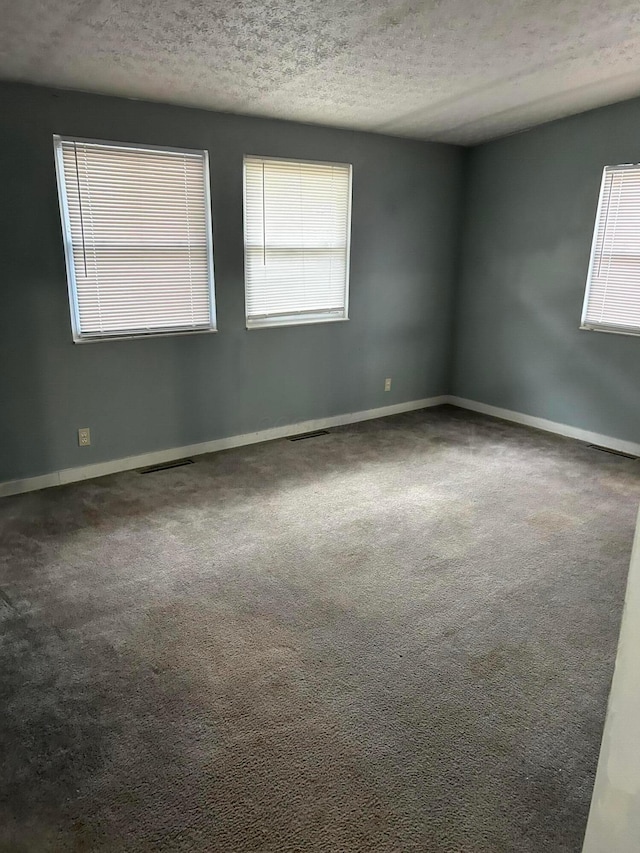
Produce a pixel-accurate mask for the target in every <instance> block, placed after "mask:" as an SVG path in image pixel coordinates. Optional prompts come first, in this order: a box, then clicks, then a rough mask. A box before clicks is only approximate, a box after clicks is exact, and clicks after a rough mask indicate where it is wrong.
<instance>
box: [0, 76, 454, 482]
mask: <svg viewBox="0 0 640 853" xmlns="http://www.w3.org/2000/svg"><path fill="white" fill-rule="evenodd" d="M54 133H61V134H70V135H76V136H86V137H95V138H103V139H111V140H117V141H137V142H143V143H150V144H158V145H174V146H184V147H192V148H207V149H209V151H210V156H211V184H212V204H213V232H214V233H213V237H214V250H215V274H216V300H217V309H218V326H219V330H220V331H219V332H218V333H217V334H214V335H194V336H176V337H166V338H156V339H146V340H133V341H113V342H101V343H94V344H81V345H77V344H76V345H74V344H73V343H72V341H71V328H70V321H69V310H68V302H67V291H66V279H65V271H64V256H63V249H62V241H61V233H60V222H59V214H58V206H57V196H56V183H55V174H54V162H53V149H52V135H53V134H54ZM245 153H253V154H264V155H271V156H278V157H291V158H303V159H304V158H306V159H320V160H336V161H340V162H350V163H352V164H353V170H354V171H353V175H354V177H353V228H352V253H351V295H350V316H351V320H350V321H349V322H348V323H335V324H325V325H316V326H299V327H290V328H284V329H261V330H253V331H250V332H249V331H246V329H245V328H244V292H243V252H242V245H243V237H242V157H243V154H245ZM463 156H464V152H463V151H462V150H461V149H458V148H455V147H452V146H445V145H438V144H428V143H420V142H411V141H405V140H398V139H391V138H387V137H383V136H375V135H370V134H363V133H354V132H348V131H339V130H332V129H327V128H320V127H310V126H305V125H298V124H290V123H284V122H277V121H269V120H263V119H251V118H242V117H237V116H229V115H220V114H214V113H209V112H206V111H200V110H190V109H183V108H178V107H169V106H165V105H159V104H150V103H144V102H140V101H129V100H121V99H115V98H106V97H99V96H92V95H83V94H79V93H71V92H59V91H52V90H46V89H39V88H35V87H30V86H22V85H15V84H5V85H1V86H0V174H1V185H2V204H1V205H0V346H1V367H0V405H1V413H0V481H3V480H10V479H13V478H20V477H25V476H30V475H36V474H41V473H47V472H50V471H54V470H57V469H60V468H65V467H71V466H76V465H85V464H89V463H92V462H97V461H102V460H107V459H114V458H118V457H123V456H127V455H133V454H138V453H143V452H146V451H153V450H159V449H163V448H170V447H175V446H181V445H185V444H191V443H195V442H200V441H207V440H210V439H214V438H219V437H223V436H229V435H235V434H238V433H245V432H249V431H253V430H260V429H265V428H268V427H272V426H277V425H282V424H288V423H295V422H297V421H300V420H305V419H310V418H318V417H324V416H330V415H336V414H341V413H345V412H352V411H359V410H363V409H369V408H375V407H378V406H384V405H390V404H393V403H399V402H402V401H407V400H415V399H420V398H423V397H429V396H431V395H436V394H441V393H445V392H446V391H447V390H448V388H447V385H448V370H449V346H450V336H449V332H450V325H451V305H452V292H453V286H452V285H453V275H454V256H455V251H454V250H455V244H456V240H457V236H458V230H459V221H458V218H459V207H460V188H461V175H462V168H461V164H462V160H463ZM387 376H390V377H392V378H393V390H392V391H391V392H390V393H385V392H384V390H383V389H384V379H385V377H387ZM84 426H88V427H90V428H91V431H92V446H91V447H90V448H82V449H80V448H78V447H77V437H76V430H77V428H78V427H84Z"/></svg>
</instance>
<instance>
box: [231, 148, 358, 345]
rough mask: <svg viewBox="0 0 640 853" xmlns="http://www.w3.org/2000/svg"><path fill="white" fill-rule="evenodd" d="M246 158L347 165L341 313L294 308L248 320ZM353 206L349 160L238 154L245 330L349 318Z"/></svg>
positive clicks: (346, 319) (340, 321)
mask: <svg viewBox="0 0 640 853" xmlns="http://www.w3.org/2000/svg"><path fill="white" fill-rule="evenodd" d="M247 160H263V161H265V162H275V163H292V164H295V163H309V164H311V165H313V166H345V167H347V168H348V169H349V183H348V199H347V240H346V246H345V250H346V256H347V261H346V265H345V267H346V274H345V281H344V316H340V317H336V316H333V317H328V316H326V315H323V313H322V312H320V311H315V312H314V311H310V312H307V316H306V317H305V316H304V312H298V313H297V314H287V315H281V316H280V317H277V316H275V315H272V316H271V317H265V318H263V319H259V320H257V321H256V320H250V319H249V311H248V302H247V260H246V258H247V251H246V246H247V169H246V163H247ZM352 206H353V164H352V163H339V162H336V161H334V160H308V159H305V158H302V157H298V158H293V157H265V156H264V155H262V154H245V155H244V156H243V158H242V238H243V241H242V254H243V259H242V260H243V272H244V318H245V328H246V329H247V330H248V331H253V330H255V329H281V328H285V327H287V326H311V325H317V324H320V323H345V322H348V321H349V319H350V318H349V292H350V289H351V288H350V284H351V210H352Z"/></svg>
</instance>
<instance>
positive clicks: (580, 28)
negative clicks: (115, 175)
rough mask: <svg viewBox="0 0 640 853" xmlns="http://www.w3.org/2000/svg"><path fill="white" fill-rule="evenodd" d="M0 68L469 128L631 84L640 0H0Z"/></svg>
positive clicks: (353, 117) (137, 93)
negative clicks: (128, 0)
mask: <svg viewBox="0 0 640 853" xmlns="http://www.w3.org/2000/svg"><path fill="white" fill-rule="evenodd" d="M0 20H1V25H0V79H5V80H21V81H25V82H31V83H42V84H46V85H52V86H59V87H64V88H70V89H82V90H85V91H91V92H101V93H105V94H115V95H123V96H128V97H137V98H145V99H150V100H158V101H165V102H169V103H176V104H185V105H189V106H198V107H208V108H211V109H217V110H223V111H226V112H234V113H244V114H248V115H264V116H272V117H278V118H285V119H294V120H298V121H305V122H313V123H320V124H330V125H335V126H339V127H350V128H358V129H363V130H373V131H378V132H382V133H390V134H394V135H399V136H411V137H416V138H419V139H439V140H443V141H447V142H458V143H463V144H470V143H474V142H479V141H482V140H485V139H489V138H492V137H496V136H501V135H503V134H506V133H510V132H513V131H516V130H520V129H522V128H526V127H530V126H532V125H534V124H539V123H541V122H544V121H548V120H549V119H552V118H557V117H560V116H563V115H569V114H571V113H576V112H580V111H582V110H585V109H589V108H591V107H594V106H599V105H601V104H606V103H611V102H613V101H617V100H622V99H624V98H628V97H632V96H634V95H639V94H640V3H638V0H633V2H631V0H617V2H614V0H424V2H410V1H409V0H254V2H250V0H137V2H135V0H130V2H125V0H0Z"/></svg>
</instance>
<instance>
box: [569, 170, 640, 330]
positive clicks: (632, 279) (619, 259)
mask: <svg viewBox="0 0 640 853" xmlns="http://www.w3.org/2000/svg"><path fill="white" fill-rule="evenodd" d="M582 327H583V328H586V329H602V330H605V331H611V332H626V333H628V334H640V166H607V167H606V168H605V170H604V174H603V177H602V185H601V188H600V201H599V203H598V213H597V216H596V226H595V231H594V235H593V245H592V249H591V261H590V264H589V274H588V278H587V289H586V294H585V300H584V307H583V312H582Z"/></svg>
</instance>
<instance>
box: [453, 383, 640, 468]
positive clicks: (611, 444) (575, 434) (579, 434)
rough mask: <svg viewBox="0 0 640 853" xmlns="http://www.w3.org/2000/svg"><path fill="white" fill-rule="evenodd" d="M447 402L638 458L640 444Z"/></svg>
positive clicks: (461, 401)
mask: <svg viewBox="0 0 640 853" xmlns="http://www.w3.org/2000/svg"><path fill="white" fill-rule="evenodd" d="M447 402H448V403H450V404H451V405H452V406H457V407H458V408H460V409H470V410H471V411H473V412H480V413H481V414H483V415H490V416H491V417H493V418H500V419H501V420H503V421H512V422H513V423H516V424H523V425H524V426H530V427H535V428H536V429H541V430H544V431H545V432H554V433H556V434H557V435H564V436H566V437H567V438H575V439H577V440H578V441H585V442H586V443H587V444H597V445H598V446H599V447H607V448H609V449H610V450H619V451H620V452H621V453H630V454H631V455H632V456H640V444H636V443H635V442H634V441H625V440H624V439H622V438H613V437H612V436H610V435H602V434H601V433H598V432H590V431H589V430H586V429H580V427H574V426H569V425H568V424H560V423H557V422H556V421H548V420H547V419H546V418H536V417H534V416H533V415H523V414H522V413H521V412H512V411H511V410H510V409H501V408H499V407H498V406H490V405H489V404H488V403H479V402H478V401H477V400H466V399H465V398H464V397H454V396H449V397H448V398H447Z"/></svg>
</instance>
